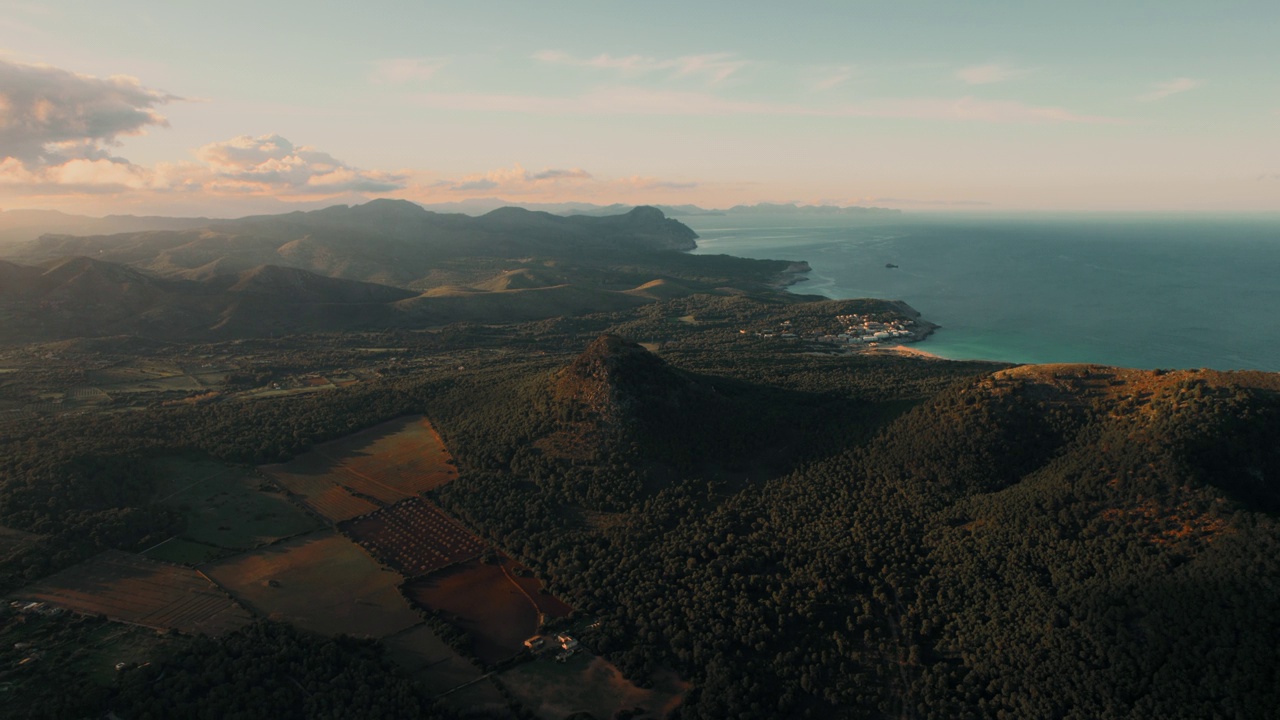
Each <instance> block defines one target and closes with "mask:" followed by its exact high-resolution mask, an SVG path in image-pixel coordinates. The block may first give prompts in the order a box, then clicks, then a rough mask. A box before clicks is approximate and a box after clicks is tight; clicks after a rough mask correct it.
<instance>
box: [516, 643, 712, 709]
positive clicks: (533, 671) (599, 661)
mask: <svg viewBox="0 0 1280 720" xmlns="http://www.w3.org/2000/svg"><path fill="white" fill-rule="evenodd" d="M498 681H499V682H500V683H502V685H503V686H505V687H506V689H507V690H508V691H509V692H510V693H511V694H512V695H514V696H515V697H516V698H517V699H518V700H520V702H521V703H523V704H524V705H525V706H526V707H528V708H529V709H530V710H532V711H533V713H534V714H535V715H537V716H538V717H540V718H545V719H546V720H562V719H563V718H568V717H573V716H575V715H578V716H580V714H581V713H588V714H589V715H590V716H591V717H597V718H609V717H618V716H619V713H623V712H626V711H631V712H633V713H634V714H633V715H631V717H636V718H663V717H667V715H668V714H669V713H670V712H671V711H672V710H674V709H675V708H676V707H678V706H679V705H680V703H681V702H682V701H683V700H684V696H685V693H687V692H688V691H689V687H690V685H689V683H686V682H684V681H682V680H681V679H680V677H679V676H677V675H676V674H675V673H673V672H670V671H665V672H655V673H654V675H653V681H654V682H653V687H652V688H649V689H644V688H639V687H636V686H635V685H634V684H633V683H631V682H630V681H629V680H627V679H626V678H625V677H623V676H622V673H621V672H620V671H619V670H618V668H616V667H614V665H613V664H612V663H610V662H609V661H608V660H605V659H604V658H601V657H597V656H594V655H590V654H586V653H579V654H577V655H575V656H574V657H572V658H570V659H569V660H568V661H567V662H563V663H560V662H555V661H553V660H552V659H551V658H549V657H542V658H539V659H538V660H535V661H534V662H529V663H523V664H520V665H517V666H515V667H513V668H511V669H510V670H508V671H506V672H504V673H502V674H501V675H499V676H498Z"/></svg>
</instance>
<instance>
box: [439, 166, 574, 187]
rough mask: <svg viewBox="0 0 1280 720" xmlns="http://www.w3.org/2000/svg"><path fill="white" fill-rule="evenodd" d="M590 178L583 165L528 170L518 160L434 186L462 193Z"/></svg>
mask: <svg viewBox="0 0 1280 720" xmlns="http://www.w3.org/2000/svg"><path fill="white" fill-rule="evenodd" d="M591 178H592V175H591V173H589V172H587V171H586V170H583V169H581V168H569V169H562V168H547V169H546V170H542V171H539V172H529V171H528V170H525V169H524V167H522V166H521V165H520V163H516V164H515V165H513V166H511V167H509V168H499V169H497V170H490V171H489V172H487V173H482V174H479V175H468V176H467V177H464V178H462V179H459V180H441V181H439V182H436V183H434V184H432V185H431V187H432V188H434V189H436V190H441V191H445V192H463V193H465V192H472V191H482V190H499V189H501V190H502V191H503V192H523V191H528V190H531V189H535V188H545V187H548V186H556V187H564V186H565V185H578V184H581V183H582V182H583V181H587V180H590V179H591Z"/></svg>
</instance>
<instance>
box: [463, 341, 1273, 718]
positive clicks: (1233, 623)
mask: <svg viewBox="0 0 1280 720" xmlns="http://www.w3.org/2000/svg"><path fill="white" fill-rule="evenodd" d="M711 364H715V363H714V361H711ZM721 369H722V370H727V371H729V372H730V373H741V372H743V369H742V368H740V367H739V368H736V369H734V368H731V367H728V366H724V365H722V367H721ZM874 373H875V368H874V366H866V370H865V371H864V374H863V375H862V376H861V377H859V376H858V375H857V374H853V375H844V376H838V375H832V376H831V377H830V381H831V382H832V383H833V384H832V386H831V387H830V388H829V390H828V392H830V393H833V395H834V397H833V399H835V398H837V397H840V396H842V399H839V400H838V403H837V404H836V405H833V406H828V407H827V408H826V409H825V411H824V415H825V417H827V418H829V419H830V420H831V421H832V423H831V424H832V426H833V427H834V428H835V432H838V433H841V434H843V435H845V436H846V438H847V439H848V441H847V442H846V443H845V444H844V447H843V449H842V450H840V451H838V452H835V453H832V454H824V453H822V452H821V449H822V448H824V447H829V446H828V445H827V444H826V443H825V442H824V440H825V439H827V438H824V437H823V435H824V433H823V431H822V430H821V428H814V427H812V426H810V428H809V431H810V435H809V441H810V444H809V445H808V447H809V454H808V456H807V457H808V459H807V460H804V461H801V465H800V466H799V467H798V468H797V469H795V470H794V471H792V472H790V473H789V474H786V475H783V476H781V477H777V478H775V479H773V480H769V481H766V482H764V483H762V484H753V485H747V486H745V487H742V488H741V489H740V490H738V491H731V492H730V493H729V494H727V495H726V494H725V491H726V489H728V488H729V487H730V486H727V485H725V484H724V481H725V476H716V475H708V474H707V472H708V468H706V467H705V466H701V465H700V464H699V463H698V461H697V460H694V459H690V460H689V461H688V462H686V463H685V464H684V465H683V468H684V470H683V473H677V474H680V475H682V477H681V478H680V479H677V480H674V481H670V482H668V483H667V484H666V485H663V486H661V489H659V490H656V491H654V490H653V486H649V491H648V492H646V491H645V489H644V488H643V487H640V486H637V485H636V482H637V480H636V474H637V473H639V475H640V477H641V478H643V476H644V471H645V469H646V468H645V467H643V466H636V465H625V464H624V465H622V466H614V467H603V466H602V467H596V468H593V469H585V468H574V467H572V466H571V465H570V464H569V462H567V461H565V460H563V459H556V458H555V457H549V456H546V455H539V454H537V453H536V452H528V451H525V450H522V449H521V448H519V447H515V446H511V447H509V448H508V449H507V450H506V451H504V450H502V449H501V448H500V447H497V448H495V447H494V446H493V443H494V442H495V441H498V442H499V445H500V440H499V438H501V437H502V434H501V433H495V434H492V435H489V436H488V440H489V443H490V446H489V447H488V448H487V449H486V452H487V453H488V454H486V455H484V456H483V457H490V458H492V457H495V456H494V455H493V454H492V453H494V452H497V453H499V454H498V455H497V456H496V457H505V458H508V459H509V460H508V461H507V462H504V463H503V464H502V465H491V466H490V467H489V468H488V469H486V470H484V472H482V473H480V474H472V475H470V476H469V479H468V480H467V481H464V482H459V483H455V484H454V485H452V486H451V487H450V488H449V490H448V493H447V501H448V502H449V503H451V504H452V506H453V507H455V508H456V509H457V511H459V512H460V513H462V514H464V515H465V516H466V517H467V518H468V519H469V520H470V521H472V522H474V523H475V524H477V525H479V526H481V527H484V528H485V529H486V530H487V531H488V532H489V533H491V534H492V535H493V536H495V537H500V538H504V542H505V543H506V544H507V546H508V547H518V548H521V549H522V550H523V552H524V553H526V554H527V556H528V557H529V559H530V562H532V563H534V564H535V565H537V566H540V567H545V568H547V569H548V572H549V574H551V575H552V577H555V578H558V579H561V584H560V586H559V590H560V591H561V592H563V593H565V594H567V595H569V596H570V597H572V598H573V600H574V601H575V602H577V603H579V604H580V607H583V608H585V609H586V610H589V611H590V612H594V613H599V614H600V615H601V616H603V617H604V618H606V622H605V627H606V628H607V630H606V631H605V632H604V635H603V637H601V638H599V639H597V640H596V641H595V643H596V648H597V649H598V650H601V651H603V652H606V653H609V655H610V657H611V658H612V659H613V660H614V661H615V662H617V663H618V664H619V665H620V666H621V667H623V668H624V670H626V671H628V672H629V673H638V674H640V675H641V676H643V675H644V674H645V673H646V672H648V671H650V670H652V669H654V668H658V667H662V666H664V665H671V666H674V667H675V668H677V669H678V670H679V671H680V672H681V673H682V674H684V675H685V676H686V677H690V678H692V679H693V680H694V682H695V687H696V689H695V691H694V695H693V697H692V698H691V700H690V701H689V702H688V703H687V705H686V706H685V708H684V709H683V713H682V717H686V718H688V717H700V718H723V717H761V718H764V717H792V716H798V715H805V716H813V717H921V718H925V717H929V718H953V717H975V718H977V717H1001V716H1003V717H1079V718H1086V717H1087V718H1129V717H1150V718H1157V717H1159V718H1164V717H1186V718H1192V717H1213V716H1226V717H1232V716H1238V717H1267V716H1268V715H1269V714H1270V713H1271V712H1272V711H1273V709H1274V708H1275V707H1276V706H1277V703H1280V683H1277V682H1276V679H1277V673H1278V672H1280V649H1278V648H1277V646H1276V644H1275V643H1274V642H1273V641H1272V639H1273V638H1275V637H1276V636H1277V634H1278V633H1280V584H1277V582H1276V579H1277V578H1280V523H1277V518H1276V516H1275V514H1274V512H1273V511H1274V509H1275V508H1276V498H1277V491H1278V489H1280V399H1278V396H1277V390H1278V389H1280V381H1278V380H1277V378H1276V377H1275V376H1272V375H1265V374H1224V373H1215V372H1168V373H1162V372H1160V371H1151V372H1147V371H1126V370H1117V369H1114V368H1104V367H1097V366H1043V367H1035V366H1032V367H1021V368H1015V369H1011V370H1006V371H1000V372H996V373H994V374H989V375H980V376H977V377H976V378H975V379H972V380H967V381H962V382H961V383H960V384H958V385H956V386H953V387H952V388H951V389H949V390H947V391H945V392H942V393H941V394H939V395H937V396H936V397H934V398H932V399H930V400H928V401H926V402H924V403H922V404H920V405H918V406H917V407H915V408H914V409H913V410H911V411H910V412H907V413H906V414H904V415H901V416H899V417H897V418H896V419H889V418H890V416H885V415H880V416H879V417H881V420H880V422H881V425H880V428H881V429H880V430H879V432H878V433H877V434H876V435H875V437H874V438H873V439H871V440H870V441H869V442H865V443H860V442H858V441H857V440H856V433H851V432H850V429H851V426H850V425H847V424H844V423H842V422H841V421H840V420H841V418H842V417H844V418H847V417H850V416H851V414H852V413H854V412H855V410H856V409H857V408H858V407H865V405H864V403H863V402H862V401H859V400H858V397H859V396H867V394H868V393H869V391H870V389H871V386H872V385H873V384H875V383H876V381H877V378H876V377H875V375H874ZM749 374H750V373H749ZM808 382H814V381H813V380H808V381H806V383H808ZM819 382H820V381H819ZM842 382H848V383H852V384H851V385H845V386H843V387H842V386H841V385H840V383H842ZM864 383H865V385H864ZM794 390H795V388H792V389H791V390H788V392H793V391H794ZM535 395H536V391H535ZM529 397H530V396H528V395H524V396H520V399H519V400H516V401H513V402H521V403H522V404H525V405H526V406H528V403H527V400H528V399H529ZM841 408H843V409H841ZM748 409H749V408H748V406H746V405H743V406H739V407H738V408H737V410H739V411H744V410H748ZM488 412H502V409H501V403H500V402H499V407H494V408H491V409H490V410H489V411H488ZM680 412H681V410H679V409H676V408H672V409H671V410H670V415H669V418H670V419H671V421H672V422H678V420H677V417H678V415H679V414H680ZM803 415H804V413H803V412H801V411H797V412H795V413H793V414H791V415H789V416H788V415H782V416H777V417H775V418H774V420H775V421H777V422H778V424H777V425H776V426H775V429H776V430H778V431H779V437H782V432H781V431H782V430H783V429H784V428H785V427H786V423H788V422H793V421H794V420H795V419H797V418H799V417H803ZM526 417H527V415H526ZM734 417H735V419H734V422H739V423H742V424H743V427H744V428H748V429H749V428H751V427H752V426H753V425H754V423H755V422H756V419H754V418H752V417H751V416H750V414H749V413H743V412H740V414H738V415H735V416H734ZM862 417H863V420H864V421H866V420H867V419H868V418H870V417H872V416H868V415H863V416H862ZM444 426H445V427H446V428H450V427H451V423H450V422H448V421H446V422H445V423H444ZM468 437H469V435H468V434H466V433H463V434H461V435H455V438H456V439H457V440H458V442H459V446H460V447H459V450H460V452H463V453H465V452H466V451H465V447H466V446H467V445H469V444H470V442H471V441H470V440H468ZM815 451H817V452H815ZM504 452H505V453H509V454H506V455H503V454H502V453H504ZM479 457H481V456H474V457H473V458H472V459H473V460H475V459H478V458H479ZM672 461H673V462H677V463H678V459H672ZM504 468H511V469H512V470H514V471H515V474H514V475H513V476H511V479H510V480H506V479H504V478H506V477H508V476H507V474H506V471H505V470H504ZM477 469H480V468H477ZM717 477H719V478H720V479H717ZM517 478H519V479H517ZM526 479H532V480H533V482H532V483H530V482H528V481H527V480H526ZM625 498H630V499H629V500H626V499H625ZM566 513H568V515H569V516H570V517H573V516H578V517H583V518H587V519H589V520H590V522H588V523H587V524H586V525H579V526H575V525H574V524H572V523H569V524H565V523H564V522H563V519H562V518H564V517H565V516H566ZM557 518H561V520H559V521H557ZM604 518H607V522H606V521H604V520H603V519H604ZM551 528H555V529H554V530H552V529H551Z"/></svg>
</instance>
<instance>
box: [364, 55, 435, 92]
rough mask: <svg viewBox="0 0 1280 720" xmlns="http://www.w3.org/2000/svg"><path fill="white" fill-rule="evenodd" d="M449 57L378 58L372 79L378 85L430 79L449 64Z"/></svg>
mask: <svg viewBox="0 0 1280 720" xmlns="http://www.w3.org/2000/svg"><path fill="white" fill-rule="evenodd" d="M448 64H449V61H448V60H447V59H440V58H420V57H419V58H389V59H386V60H378V61H376V62H375V63H374V64H373V74H372V76H370V80H372V81H373V82H374V83H376V84H378V85H404V84H406V83H411V82H420V81H423V80H430V79H431V78H433V77H435V74H436V73H438V72H440V70H441V68H443V67H444V66H445V65H448Z"/></svg>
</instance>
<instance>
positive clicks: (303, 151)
mask: <svg viewBox="0 0 1280 720" xmlns="http://www.w3.org/2000/svg"><path fill="white" fill-rule="evenodd" d="M195 156H196V160H197V161H198V162H181V163H159V164H157V165H156V166H154V167H144V166H140V165H134V164H132V163H130V162H128V161H127V160H122V159H120V158H76V159H73V160H68V161H66V162H64V163H62V164H59V165H45V166H36V167H31V166H28V165H27V164H25V163H23V162H22V161H20V160H18V159H17V158H6V159H5V160H4V161H2V162H0V185H2V186H4V187H5V188H6V189H7V190H9V191H11V192H19V193H22V194H25V195H75V194H82V193H93V194H104V193H124V192H130V191H134V192H149V193H154V194H171V193H196V192H199V193H207V194H210V195H220V196H229V195H240V196H263V197H267V196H269V197H279V198H287V197H292V198H318V197H326V196H336V195H341V194H345V193H364V192H367V193H382V192H389V191H393V190H399V189H402V188H404V187H405V185H406V182H407V180H408V175H407V174H406V173H396V172H381V171H371V170H361V169H359V168H355V167H352V166H350V165H348V164H346V163H344V162H342V161H341V160H338V159H337V158H335V157H333V156H332V155H330V154H328V153H326V152H321V151H319V150H316V149H314V148H310V147H306V146H296V145H294V144H293V143H291V142H289V141H288V140H286V139H285V138H283V137H280V136H279V135H262V136H258V137H252V136H248V135H242V136H240V137H236V138H232V139H230V140H226V141H223V142H216V143H210V144H208V145H205V146H203V147H201V148H199V149H198V150H196V151H195Z"/></svg>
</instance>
